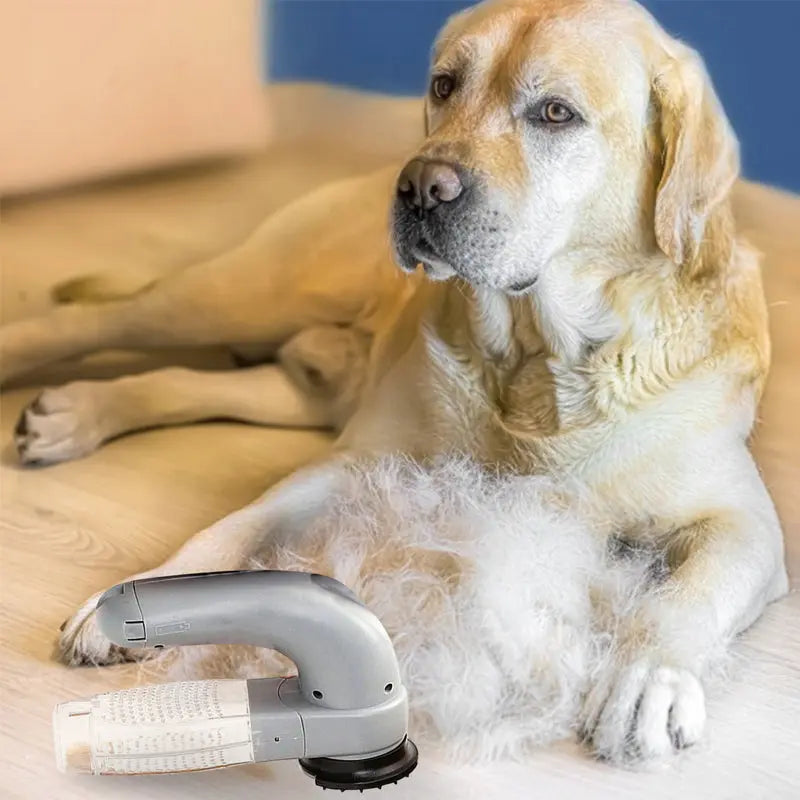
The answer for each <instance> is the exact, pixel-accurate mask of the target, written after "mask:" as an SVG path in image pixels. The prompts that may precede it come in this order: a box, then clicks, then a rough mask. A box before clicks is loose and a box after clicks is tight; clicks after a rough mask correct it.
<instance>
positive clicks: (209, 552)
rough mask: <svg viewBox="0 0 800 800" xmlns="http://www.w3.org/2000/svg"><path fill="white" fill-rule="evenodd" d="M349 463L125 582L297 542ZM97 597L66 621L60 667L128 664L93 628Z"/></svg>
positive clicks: (277, 495)
mask: <svg viewBox="0 0 800 800" xmlns="http://www.w3.org/2000/svg"><path fill="white" fill-rule="evenodd" d="M349 462H350V457H349V456H348V455H346V454H339V455H336V456H334V457H333V458H331V459H329V460H327V461H324V462H321V463H318V464H315V465H311V466H308V467H305V468H303V469H300V470H298V471H297V472H295V473H294V474H292V475H290V476H289V477H288V478H286V479H284V480H283V481H281V482H280V483H278V484H277V485H276V486H275V487H273V488H272V489H271V490H269V491H268V492H267V493H266V494H264V495H263V496H262V497H260V498H259V499H258V500H256V501H255V502H253V503H251V504H250V505H248V506H245V507H244V508H242V509H240V510H239V511H235V512H234V513H233V514H230V515H229V516H227V517H225V518H223V519H221V520H220V521H219V522H217V523H215V524H214V525H212V526H211V527H210V528H207V529H206V530H204V531H201V532H200V533H198V534H196V535H195V536H193V537H192V538H191V539H189V540H188V541H187V542H186V543H185V544H184V545H183V546H182V547H181V548H180V549H179V550H178V551H177V552H176V553H175V554H174V555H173V556H171V557H170V558H169V559H167V560H166V561H165V562H164V563H163V564H161V565H160V566H158V567H156V568H155V569H151V570H147V571H145V572H141V573H139V574H137V575H133V576H131V577H130V578H128V579H127V580H134V579H136V578H152V577H156V576H162V575H179V574H187V573H193V572H214V571H219V570H235V569H246V568H247V567H248V566H249V564H250V563H251V561H252V560H253V559H254V558H257V557H258V556H259V554H260V552H261V551H262V550H263V549H264V547H265V545H266V544H267V543H268V542H270V541H272V540H274V539H275V538H276V537H280V538H282V539H287V540H289V541H291V540H292V539H295V540H296V539H298V538H300V537H301V536H302V533H303V531H304V530H305V529H306V528H307V527H308V526H309V525H310V524H311V522H312V521H313V520H314V519H316V518H317V517H318V516H319V515H321V514H324V513H325V510H326V508H327V507H328V503H329V501H330V500H331V498H332V497H334V496H335V495H336V494H337V493H338V492H340V491H342V489H343V488H344V486H345V485H346V483H347V480H348V469H347V465H348V463H349ZM100 594H101V592H97V593H96V594H94V595H92V596H91V597H90V598H89V599H88V600H87V601H86V602H85V603H83V604H82V606H81V607H80V608H79V609H78V611H77V612H76V613H75V614H74V615H73V616H72V617H70V619H68V620H67V621H66V622H65V623H64V625H63V627H62V632H61V636H60V637H59V641H58V654H59V658H60V659H61V661H63V662H64V663H65V664H69V665H72V666H76V665H79V664H94V665H105V664H112V663H115V662H118V661H125V660H130V659H131V658H134V657H135V655H136V653H139V652H140V651H127V650H124V649H122V648H119V647H117V646H116V645H114V644H112V643H111V642H110V641H109V640H108V639H107V638H106V637H105V636H103V634H102V633H101V632H100V629H99V628H98V626H97V622H96V619H95V606H96V605H97V600H98V598H99V597H100Z"/></svg>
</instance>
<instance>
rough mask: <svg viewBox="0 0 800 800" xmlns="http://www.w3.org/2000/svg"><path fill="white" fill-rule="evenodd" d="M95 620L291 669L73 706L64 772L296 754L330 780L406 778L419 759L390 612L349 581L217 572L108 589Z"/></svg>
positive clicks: (59, 714)
mask: <svg viewBox="0 0 800 800" xmlns="http://www.w3.org/2000/svg"><path fill="white" fill-rule="evenodd" d="M97 621H98V624H99V626H100V629H101V630H102V631H103V633H104V634H105V635H106V636H107V637H108V638H109V639H110V640H111V641H112V642H114V643H115V644H118V645H121V646H124V647H129V648H141V647H161V646H179V645H191V644H249V645H257V646H262V647H268V648H270V649H274V650H278V651H280V652H281V653H283V654H285V655H286V656H288V657H289V658H290V659H292V661H294V663H295V664H296V666H297V669H298V675H297V677H293V678H261V679H255V680H246V681H245V680H213V681H211V680H210V681H187V682H182V683H173V684H166V685H161V686H150V687H138V688H134V689H125V690H122V691H119V692H107V693H105V694H101V695H97V696H95V697H93V698H90V699H89V700H79V701H72V702H69V703H62V704H60V705H59V706H57V707H56V709H55V712H54V716H53V722H54V736H55V745H56V760H57V764H58V766H59V768H60V769H62V771H67V770H73V771H76V770H77V771H83V772H91V773H93V774H142V773H164V772H181V771H187V770H198V769H211V768H216V767H223V766H231V765H234V764H244V763H252V762H259V761H275V760H281V759H291V758H297V759H299V761H300V766H301V768H302V769H303V771H304V772H305V773H306V774H307V775H309V776H311V777H313V778H314V780H315V783H316V784H317V785H318V786H321V787H322V788H329V789H340V790H342V791H344V790H347V789H359V790H362V791H363V790H364V789H371V788H379V787H381V786H383V785H385V784H387V783H396V782H397V781H398V780H400V779H401V778H404V777H406V776H407V775H409V774H410V773H411V772H412V771H413V770H414V768H415V767H416V765H417V748H416V747H415V746H414V744H413V743H412V742H411V741H410V740H409V739H408V738H407V735H406V731H407V724H408V698H407V695H406V690H405V687H404V686H403V685H402V682H401V680H400V673H399V669H398V665H397V658H396V656H395V654H394V650H393V648H392V645H391V641H390V639H389V636H388V635H387V633H386V631H385V630H384V628H383V626H382V625H381V624H380V622H379V621H378V619H377V618H376V617H375V616H374V615H373V614H372V613H371V612H370V611H369V610H368V609H367V608H366V607H365V606H364V605H363V604H362V603H361V602H360V601H359V600H358V599H357V598H356V597H355V595H353V594H352V592H350V590H349V589H347V588H346V587H345V586H343V585H342V584H341V583H339V582H338V581H334V580H332V579H331V578H327V577H324V576H321V575H313V574H309V573H297V572H278V571H241V572H214V573H203V574H198V575H181V576H173V577H166V578H150V579H144V580H136V581H130V582H128V583H124V584H120V585H118V586H115V587H113V588H112V589H109V590H108V591H107V592H106V593H105V594H103V595H102V596H101V598H100V600H99V601H98V604H97Z"/></svg>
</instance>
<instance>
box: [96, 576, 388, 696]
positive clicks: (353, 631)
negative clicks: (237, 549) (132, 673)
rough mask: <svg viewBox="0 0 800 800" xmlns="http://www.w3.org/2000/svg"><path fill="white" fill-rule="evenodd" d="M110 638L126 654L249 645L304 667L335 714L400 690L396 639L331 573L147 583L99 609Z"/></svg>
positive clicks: (311, 686)
mask: <svg viewBox="0 0 800 800" xmlns="http://www.w3.org/2000/svg"><path fill="white" fill-rule="evenodd" d="M97 620H98V624H99V626H100V629H101V630H102V631H103V633H104V634H105V635H106V636H107V637H108V638H109V639H110V640H111V641H112V642H115V643H116V644H119V645H123V646H125V647H163V646H176V645H192V644H249V645H256V646H259V647H268V648H270V649H273V650H278V651H280V652H281V653H283V654H284V655H286V656H288V657H289V658H290V659H291V660H292V661H293V662H294V663H295V664H296V665H297V669H298V677H299V681H300V688H301V692H302V694H303V696H304V698H305V699H306V700H307V701H308V702H309V703H311V704H313V705H318V706H322V707H326V708H334V709H356V708H366V707H371V706H377V705H380V704H383V703H386V702H387V701H388V700H390V699H392V698H393V695H394V692H397V691H400V690H401V688H402V687H401V682H400V672H399V668H398V665H397V658H396V656H395V653H394V649H393V647H392V643H391V640H390V639H389V636H388V634H387V633H386V631H385V630H384V628H383V626H382V625H381V623H380V621H379V620H378V618H377V617H376V616H375V615H374V614H373V613H372V612H371V611H369V609H367V608H366V607H365V606H364V605H363V604H362V603H361V602H359V600H358V599H357V598H356V597H355V595H354V594H353V593H352V592H351V591H350V590H349V589H348V588H347V587H345V586H344V585H343V584H341V583H339V582H338V581H335V580H333V579H332V578H328V577H325V576H323V575H315V574H311V573H304V572H281V571H273V570H257V571H242V572H209V573H202V574H197V575H176V576H171V577H158V578H146V579H142V580H134V581H129V582H128V583H124V584H119V585H117V586H115V587H113V588H111V589H109V590H108V591H107V592H105V593H104V594H103V595H102V596H101V597H100V599H99V600H98V603H97Z"/></svg>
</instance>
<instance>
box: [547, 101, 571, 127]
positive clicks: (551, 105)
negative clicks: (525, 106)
mask: <svg viewBox="0 0 800 800" xmlns="http://www.w3.org/2000/svg"><path fill="white" fill-rule="evenodd" d="M539 113H540V116H541V119H542V122H549V123H551V124H553V125H563V124H564V123H565V122H569V121H570V120H571V119H572V118H573V117H574V116H575V114H574V112H573V111H572V110H571V109H569V108H568V107H567V106H565V105H564V104H563V103H559V102H558V101H557V100H550V101H549V102H547V103H544V104H542V108H541V111H540V112H539Z"/></svg>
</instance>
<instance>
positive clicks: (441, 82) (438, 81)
mask: <svg viewBox="0 0 800 800" xmlns="http://www.w3.org/2000/svg"><path fill="white" fill-rule="evenodd" d="M455 88H456V79H455V78H454V77H453V76H452V75H437V76H436V77H435V78H434V79H433V80H432V81H431V93H432V94H433V96H434V97H435V98H436V99H437V100H447V98H448V97H450V95H451V94H453V90H454V89H455Z"/></svg>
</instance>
